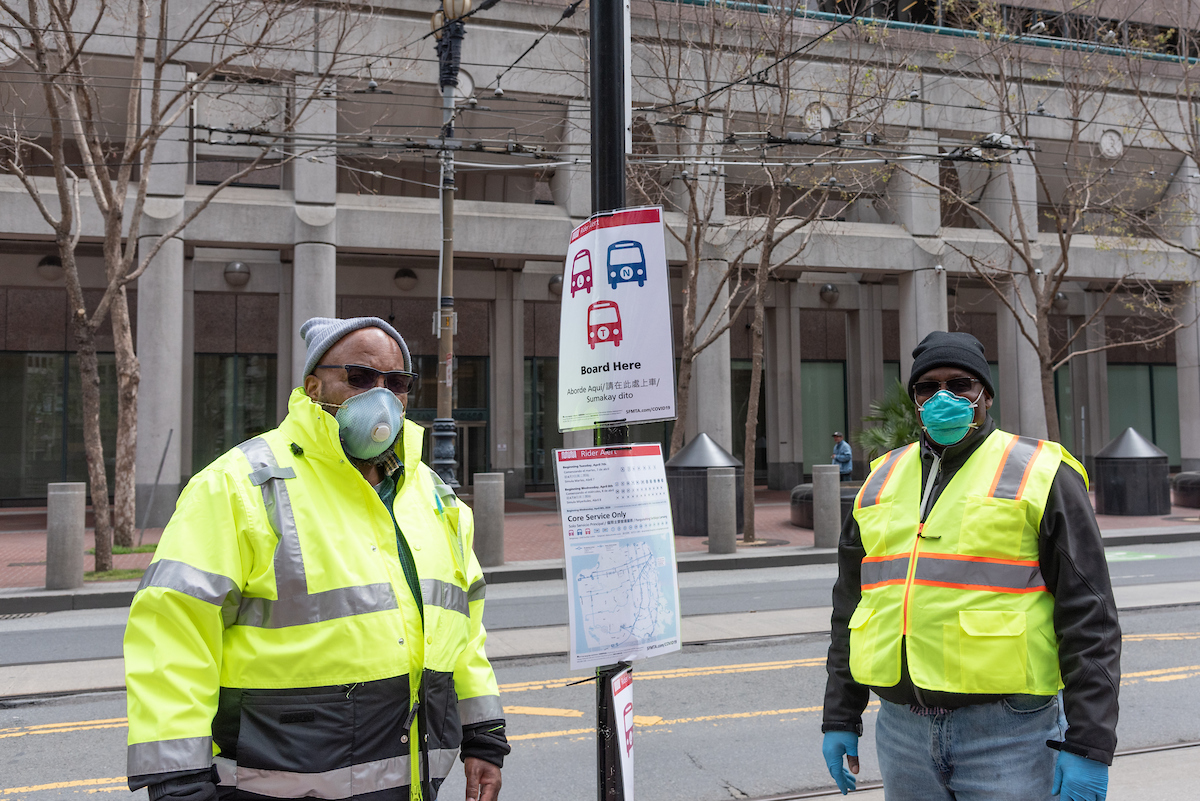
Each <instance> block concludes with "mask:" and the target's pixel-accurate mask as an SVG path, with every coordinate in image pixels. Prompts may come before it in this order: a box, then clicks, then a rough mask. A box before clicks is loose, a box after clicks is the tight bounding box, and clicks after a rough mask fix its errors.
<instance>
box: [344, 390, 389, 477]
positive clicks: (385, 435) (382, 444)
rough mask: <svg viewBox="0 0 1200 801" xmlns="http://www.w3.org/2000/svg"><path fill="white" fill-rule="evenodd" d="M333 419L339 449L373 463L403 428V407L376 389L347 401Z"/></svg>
mask: <svg viewBox="0 0 1200 801" xmlns="http://www.w3.org/2000/svg"><path fill="white" fill-rule="evenodd" d="M334 418H335V419H336V420H337V422H338V428H339V429H340V432H341V438H342V447H343V448H345V449H346V453H348V454H349V455H351V456H353V457H354V458H355V459H363V460H367V459H374V458H375V457H376V456H379V455H380V454H381V453H383V452H384V451H386V450H387V449H388V448H390V447H392V444H393V443H394V442H395V441H396V437H398V436H399V435H400V430H401V429H402V428H403V427H404V404H402V403H400V399H399V398H397V397H396V395H395V394H394V393H393V392H391V391H390V390H388V389H386V388H384V387H375V388H374V389H368V390H367V391H366V392H363V393H360V394H358V395H354V396H353V397H351V398H348V399H347V400H346V402H345V403H343V404H342V405H341V406H338V407H337V414H336V415H334Z"/></svg>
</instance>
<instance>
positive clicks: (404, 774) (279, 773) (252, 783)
mask: <svg viewBox="0 0 1200 801" xmlns="http://www.w3.org/2000/svg"><path fill="white" fill-rule="evenodd" d="M410 771H411V763H410V762H409V757H407V756H397V757H389V758H388V759H379V760H376V761H374V762H363V763H362V764H359V765H351V766H350V767H348V768H337V769H335V770H327V771H325V772H324V773H296V772H293V771H289V770H263V769H261V768H246V767H241V766H239V765H237V763H236V762H233V761H232V760H227V759H218V760H217V773H218V775H219V776H220V777H221V784H222V785H225V786H236V787H238V788H239V789H241V790H245V791H246V792H248V793H256V794H258V795H265V796H268V797H270V798H326V799H338V798H352V797H354V796H358V795H366V794H367V793H377V792H379V791H381V790H391V789H394V788H396V787H407V786H408V785H409V784H411V782H412V776H411V773H410Z"/></svg>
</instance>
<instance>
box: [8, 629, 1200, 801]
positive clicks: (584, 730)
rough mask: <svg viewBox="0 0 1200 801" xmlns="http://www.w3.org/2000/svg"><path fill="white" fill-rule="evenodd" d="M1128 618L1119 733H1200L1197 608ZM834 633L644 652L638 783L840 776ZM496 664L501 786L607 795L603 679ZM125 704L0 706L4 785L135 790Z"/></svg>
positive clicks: (735, 786)
mask: <svg viewBox="0 0 1200 801" xmlns="http://www.w3.org/2000/svg"><path fill="white" fill-rule="evenodd" d="M1122 626H1123V628H1124V631H1125V649H1124V657H1123V663H1124V673H1125V678H1124V680H1123V682H1122V691H1121V693H1122V696H1121V710H1122V713H1121V723H1120V728H1119V737H1120V747H1121V748H1122V749H1129V748H1139V747H1147V746H1157V745H1164V744H1168V743H1175V742H1184V741H1193V740H1200V623H1198V621H1197V615H1196V611H1195V609H1194V608H1191V607H1175V608H1167V609H1163V610H1157V611H1136V612H1127V613H1125V614H1123V615H1122ZM825 648H826V640H825V638H824V637H822V636H819V635H813V636H804V637H791V638H783V639H776V640H770V641H755V642H747V643H734V644H728V645H722V646H703V647H689V648H685V649H684V651H683V652H681V653H678V654H672V655H669V656H664V657H659V658H657V659H654V660H650V661H647V662H642V663H639V664H638V666H637V669H636V673H635V682H634V706H635V713H636V714H637V715H638V716H639V717H638V720H637V724H638V725H637V728H636V765H637V768H636V773H635V775H636V780H637V787H638V791H637V792H638V796H639V797H640V798H652V799H656V800H657V801H675V800H676V799H678V801H685V799H686V800H687V801H693V800H694V801H724V800H725V799H730V798H757V797H762V796H768V795H773V794H779V793H784V792H788V791H804V790H809V789H817V788H827V787H828V786H829V781H828V777H827V775H826V774H825V768H824V765H823V763H822V760H821V757H820V737H821V735H820V731H819V728H820V705H821V698H822V694H823V688H824V668H823V660H824V654H825ZM80 667H81V669H86V663H81V666H80ZM496 667H497V677H498V679H499V681H500V683H501V688H502V697H503V701H504V704H505V706H506V708H507V712H506V714H507V717H508V733H509V737H510V739H511V741H512V745H513V754H512V756H510V757H509V759H508V762H507V764H506V767H505V770H504V791H503V794H502V797H503V798H507V799H510V801H511V800H514V799H534V798H552V799H561V800H562V801H572V800H573V799H584V800H586V799H590V798H593V797H594V792H595V790H594V786H595V784H594V775H593V774H594V770H595V763H594V759H595V744H594V742H595V741H594V736H593V733H592V732H593V729H594V726H595V720H594V701H595V699H594V689H593V687H592V685H591V684H587V683H585V684H579V685H575V686H567V685H568V684H569V682H571V681H576V680H578V679H580V678H586V674H582V673H574V674H573V673H571V672H570V671H568V670H567V669H566V665H565V660H564V659H538V660H521V661H511V662H501V663H499V664H497V666H496ZM874 709H875V707H873V706H872V707H868V710H867V714H866V717H865V722H866V728H867V736H866V737H864V740H863V743H862V748H861V754H862V758H863V773H862V774H861V780H862V781H873V780H878V778H879V774H878V768H877V763H876V760H875V755H874V745H873V742H872V736H873V719H874ZM124 717H125V697H124V694H123V693H110V694H106V695H100V696H90V697H77V698H68V699H57V700H54V701H50V702H42V703H37V704H22V705H18V706H10V707H9V708H0V738H2V739H3V746H0V777H2V778H0V799H4V800H5V801H9V799H14V800H15V799H24V800H25V801H49V800H50V799H70V798H77V797H78V798H85V797H87V796H88V795H91V794H93V793H94V792H96V791H100V792H106V791H108V792H115V793H116V796H115V797H121V798H124V797H129V796H127V795H126V794H125V793H124V792H123V791H120V788H121V786H122V782H123V777H124V767H125V765H124V760H125V749H124V743H125V735H126V728H125V720H124ZM1196 751H1197V749H1188V751H1186V752H1178V753H1179V754H1180V755H1181V756H1180V757H1179V759H1180V760H1182V762H1181V763H1176V764H1179V765H1180V767H1181V769H1183V770H1188V771H1194V769H1195V766H1196V763H1197V759H1198V758H1200V754H1196V753H1195V752H1196ZM110 797H114V796H110ZM137 797H144V793H139V794H138V796H137ZM441 797H442V798H444V799H458V798H462V781H461V778H459V777H458V776H457V775H456V776H455V777H454V778H452V779H451V781H450V782H449V783H448V785H447V787H446V788H445V790H444V791H443V793H442V795H441ZM1113 801H1119V800H1118V799H1113Z"/></svg>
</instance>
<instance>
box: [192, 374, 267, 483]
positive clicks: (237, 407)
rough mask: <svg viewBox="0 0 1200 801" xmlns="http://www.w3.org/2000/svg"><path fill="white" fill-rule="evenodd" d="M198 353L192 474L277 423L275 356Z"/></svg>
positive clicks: (193, 417) (194, 380)
mask: <svg viewBox="0 0 1200 801" xmlns="http://www.w3.org/2000/svg"><path fill="white" fill-rule="evenodd" d="M195 358H196V361H195V372H194V378H193V387H194V389H193V401H194V403H193V406H192V473H193V474H195V473H198V472H200V471H201V470H202V469H204V467H205V466H207V465H208V463H209V462H211V461H212V460H213V459H216V458H217V457H218V456H220V455H221V454H223V453H225V451H227V450H229V449H230V448H232V447H234V446H236V445H238V444H239V443H242V442H245V441H246V440H248V439H250V438H251V437H256V436H258V435H259V434H261V433H263V432H264V431H270V430H271V429H272V428H274V427H275V426H276V424H277V422H278V421H277V420H276V417H275V370H276V360H275V356H274V355H268V354H245V353H239V354H216V353H198V354H196V357H195Z"/></svg>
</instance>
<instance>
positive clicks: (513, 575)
mask: <svg viewBox="0 0 1200 801" xmlns="http://www.w3.org/2000/svg"><path fill="white" fill-rule="evenodd" d="M1118 531H1120V532H1121V533H1113V534H1103V538H1104V547H1105V548H1123V547H1128V546H1130V545H1155V544H1163V543H1172V542H1195V541H1200V526H1180V527H1172V528H1131V529H1124V530H1121V529H1118ZM836 562H837V549H836V548H811V547H806V546H792V547H789V548H781V549H777V550H774V551H773V552H771V553H765V552H752V553H744V554H743V553H734V554H708V553H704V552H690V553H685V554H681V555H679V556H678V557H677V565H678V570H679V572H680V573H698V572H701V571H706V570H749V569H755V568H765V567H795V566H797V565H820V564H834V563H836ZM483 577H484V580H485V581H486V582H487V583H488V584H513V583H516V582H526V581H562V580H563V579H564V578H565V572H564V563H563V560H562V559H546V560H543V561H536V562H516V563H513V564H509V565H499V566H497V567H485V568H484V569H483ZM122 583H123V584H125V586H122V587H120V588H112V589H99V588H96V589H93V588H91V587H85V588H84V589H82V590H40V589H26V590H24V592H21V591H20V589H15V590H9V591H8V593H10V594H7V595H6V594H4V593H5V591H3V590H0V615H17V614H31V613H36V612H68V611H72V610H78V609H115V608H118V607H124V606H129V604H130V603H132V602H133V596H134V593H135V592H136V591H137V589H136V587H135V586H130V585H131V584H132V582H130V583H126V582H122ZM19 592H20V594H18V593H19Z"/></svg>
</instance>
